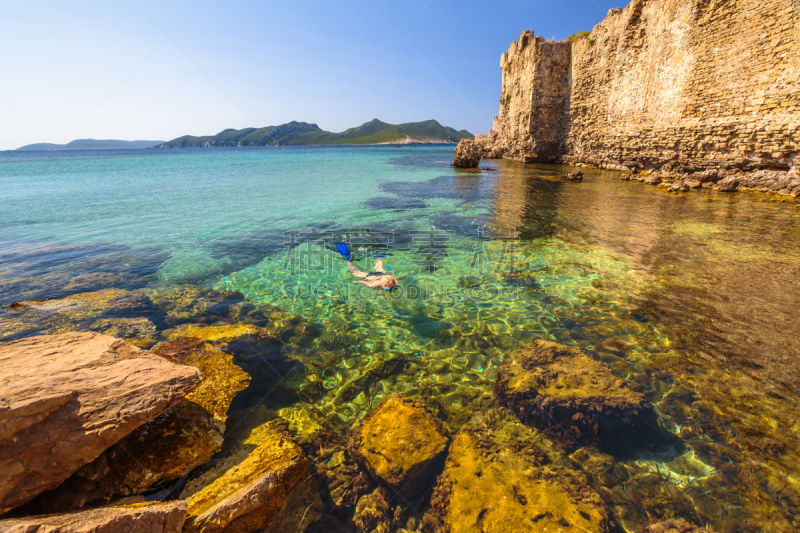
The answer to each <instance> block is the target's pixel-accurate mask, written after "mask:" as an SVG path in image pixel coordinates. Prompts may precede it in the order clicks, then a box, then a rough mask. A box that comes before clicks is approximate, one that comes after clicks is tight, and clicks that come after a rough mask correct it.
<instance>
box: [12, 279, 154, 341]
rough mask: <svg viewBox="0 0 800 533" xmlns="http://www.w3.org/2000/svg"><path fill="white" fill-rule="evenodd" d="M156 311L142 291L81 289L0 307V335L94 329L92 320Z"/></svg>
mask: <svg viewBox="0 0 800 533" xmlns="http://www.w3.org/2000/svg"><path fill="white" fill-rule="evenodd" d="M156 312H157V309H156V307H155V305H154V304H153V302H152V301H151V300H150V298H148V297H147V296H146V295H145V294H144V293H142V292H139V291H127V290H123V289H103V290H100V291H94V292H82V293H78V294H73V295H71V296H67V297H65V298H59V299H55V300H35V301H23V302H14V303H12V304H11V305H10V306H9V308H8V309H3V310H0V338H18V337H21V336H30V335H33V334H42V333H45V334H58V333H67V332H70V331H85V330H87V329H95V328H94V327H92V325H93V323H96V322H97V321H98V320H100V319H102V318H113V319H118V318H131V317H135V316H140V315H142V314H145V313H148V314H150V313H156ZM98 331H100V332H101V333H102V332H104V331H103V330H98ZM112 336H113V335H112Z"/></svg>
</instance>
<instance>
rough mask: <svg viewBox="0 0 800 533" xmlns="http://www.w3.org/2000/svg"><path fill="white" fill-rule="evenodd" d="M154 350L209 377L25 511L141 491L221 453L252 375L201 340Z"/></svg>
mask: <svg viewBox="0 0 800 533" xmlns="http://www.w3.org/2000/svg"><path fill="white" fill-rule="evenodd" d="M152 351H153V353H155V354H157V355H160V356H162V357H164V358H165V359H167V360H168V361H171V362H172V363H175V364H178V365H186V366H192V367H195V368H197V369H199V370H200V371H201V372H202V373H203V376H205V380H204V381H203V383H201V384H200V386H199V387H197V388H196V389H195V390H194V391H192V392H191V393H189V394H188V395H187V396H186V397H185V398H184V399H183V400H181V401H180V403H178V404H177V405H176V406H174V407H172V408H170V409H168V410H167V411H165V412H164V413H163V414H161V415H160V416H158V417H156V418H154V419H153V420H150V421H148V422H147V423H145V424H144V425H142V426H141V427H139V428H138V429H136V430H134V431H133V432H131V434H130V435H128V436H127V437H125V438H123V439H121V440H120V441H119V442H118V443H117V444H115V445H113V446H111V447H110V448H109V449H108V450H106V451H104V452H103V453H101V454H100V455H99V456H98V457H97V458H96V459H95V460H94V461H92V462H91V463H89V464H88V465H86V466H84V467H83V468H81V469H80V470H78V471H77V472H76V473H75V474H73V475H72V476H71V477H70V478H69V479H67V480H66V481H65V482H64V483H62V484H61V485H60V486H59V487H57V488H56V489H54V490H51V491H48V492H47V493H45V494H42V495H41V496H40V497H39V498H37V499H36V500H34V501H33V502H31V503H30V504H29V505H28V506H26V507H27V508H26V509H25V511H28V512H32V513H44V512H63V511H68V510H74V509H79V508H81V507H83V506H84V505H85V504H87V503H90V502H96V501H99V500H106V501H109V500H111V499H112V498H114V497H115V496H129V495H132V494H139V493H141V492H144V491H145V489H147V488H148V487H151V486H153V484H155V483H158V482H160V481H169V480H173V479H177V478H180V477H182V476H184V475H185V474H186V473H188V472H189V471H190V470H192V469H193V468H195V467H197V466H199V465H201V464H203V463H205V462H206V461H208V460H209V459H210V458H211V456H212V455H213V454H214V453H216V452H218V451H219V449H220V448H221V447H222V437H223V433H224V432H225V421H226V419H227V413H228V407H229V406H230V404H231V401H233V398H234V396H236V394H237V393H238V392H239V391H241V390H243V389H244V388H245V387H247V384H248V383H249V382H250V377H249V376H248V375H247V374H246V373H244V372H243V371H242V370H241V369H239V367H237V366H236V365H234V364H233V362H232V359H233V357H232V356H231V355H228V354H226V353H224V352H221V351H219V350H215V349H214V348H211V347H210V346H208V345H207V344H206V343H205V342H203V341H201V340H199V339H187V338H178V339H176V340H174V341H170V342H166V343H161V344H159V345H157V346H155V347H154V348H153V349H152ZM159 488H161V487H159Z"/></svg>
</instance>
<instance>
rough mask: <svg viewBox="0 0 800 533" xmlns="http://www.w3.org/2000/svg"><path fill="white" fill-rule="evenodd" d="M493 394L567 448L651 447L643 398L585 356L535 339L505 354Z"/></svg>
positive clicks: (650, 418)
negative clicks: (587, 445) (580, 445)
mask: <svg viewBox="0 0 800 533" xmlns="http://www.w3.org/2000/svg"><path fill="white" fill-rule="evenodd" d="M494 390H495V396H496V397H497V399H498V400H499V401H500V402H501V403H502V404H503V405H505V406H506V407H508V408H509V409H511V410H512V411H514V413H516V414H517V416H519V417H520V419H521V420H522V421H524V422H525V423H526V424H530V425H532V426H534V427H537V428H540V429H543V430H546V431H547V432H548V434H549V435H550V436H551V437H552V438H554V439H558V440H560V441H561V443H562V444H563V445H565V446H568V447H569V446H572V445H573V444H574V441H577V442H579V443H581V444H589V443H596V444H599V445H600V446H601V447H603V448H605V449H608V450H611V451H620V450H624V449H625V448H639V447H643V446H646V445H648V444H649V443H651V442H652V441H653V439H654V437H655V436H656V432H657V430H658V424H657V422H656V415H655V412H654V411H653V408H652V406H651V405H650V404H649V403H648V402H647V400H645V398H644V396H642V395H641V394H639V393H638V392H635V391H633V390H631V389H629V388H628V387H627V385H626V384H625V382H624V381H622V380H621V379H618V378H616V377H614V375H613V374H612V373H611V371H610V370H609V368H608V367H607V366H606V365H604V364H603V363H601V362H599V361H596V360H595V359H593V358H591V357H589V356H588V355H586V354H585V353H583V352H581V351H579V350H576V349H574V348H569V347H567V346H563V345H561V344H557V343H554V342H547V341H535V342H533V343H532V344H529V345H527V346H525V347H523V348H520V349H518V350H515V351H513V352H510V353H508V354H506V355H505V358H504V360H503V364H502V365H501V367H500V369H499V371H498V373H497V381H496V382H495V389H494Z"/></svg>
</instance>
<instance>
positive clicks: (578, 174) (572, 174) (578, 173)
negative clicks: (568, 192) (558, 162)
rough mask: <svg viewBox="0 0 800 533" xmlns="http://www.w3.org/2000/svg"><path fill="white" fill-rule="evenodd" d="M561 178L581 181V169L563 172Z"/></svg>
mask: <svg viewBox="0 0 800 533" xmlns="http://www.w3.org/2000/svg"><path fill="white" fill-rule="evenodd" d="M561 179H562V180H564V181H583V171H581V170H576V171H575V172H570V173H569V174H564V175H563V176H561Z"/></svg>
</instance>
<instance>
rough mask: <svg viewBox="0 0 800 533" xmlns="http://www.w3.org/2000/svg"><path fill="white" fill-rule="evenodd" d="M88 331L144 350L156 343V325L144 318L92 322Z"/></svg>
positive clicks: (109, 319)
mask: <svg viewBox="0 0 800 533" xmlns="http://www.w3.org/2000/svg"><path fill="white" fill-rule="evenodd" d="M89 329H91V330H92V331H97V332H98V333H102V334H103V335H110V336H112V337H116V338H118V339H122V340H124V341H125V342H127V343H128V344H133V345H134V346H138V347H139V348H144V349H148V348H151V347H152V346H153V345H154V344H156V342H158V341H157V338H158V333H156V325H155V324H153V323H152V322H150V321H149V320H148V319H146V318H144V317H138V318H103V319H100V320H98V321H96V322H94V323H93V324H92V325H91V326H89Z"/></svg>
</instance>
